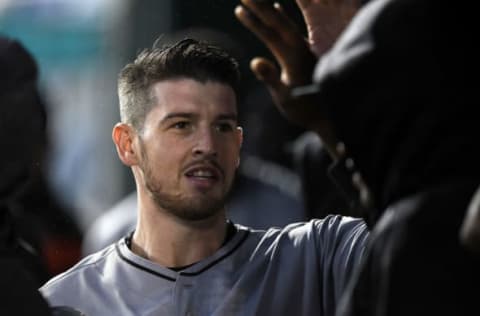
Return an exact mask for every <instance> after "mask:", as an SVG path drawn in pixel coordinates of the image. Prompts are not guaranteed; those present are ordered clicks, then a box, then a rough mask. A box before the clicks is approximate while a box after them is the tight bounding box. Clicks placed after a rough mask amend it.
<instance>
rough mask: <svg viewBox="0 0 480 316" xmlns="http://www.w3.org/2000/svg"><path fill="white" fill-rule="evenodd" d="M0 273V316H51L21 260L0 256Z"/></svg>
mask: <svg viewBox="0 0 480 316" xmlns="http://www.w3.org/2000/svg"><path fill="white" fill-rule="evenodd" d="M0 271H2V272H1V273H2V275H1V277H0V297H1V298H2V301H1V303H0V315H15V316H32V315H35V316H47V315H51V313H50V309H49V306H48V304H47V302H46V300H45V299H44V298H43V297H42V296H41V294H40V292H39V291H38V290H37V286H36V283H35V281H34V280H33V279H32V275H31V274H30V273H29V271H28V269H27V268H25V267H24V262H23V261H22V260H18V259H15V258H5V257H3V256H0Z"/></svg>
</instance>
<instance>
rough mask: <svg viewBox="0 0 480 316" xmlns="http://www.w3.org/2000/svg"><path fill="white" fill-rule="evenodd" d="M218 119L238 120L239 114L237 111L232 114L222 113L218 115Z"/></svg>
mask: <svg viewBox="0 0 480 316" xmlns="http://www.w3.org/2000/svg"><path fill="white" fill-rule="evenodd" d="M217 120H225V121H235V122H236V121H238V115H237V114H235V113H231V114H220V115H219V116H217Z"/></svg>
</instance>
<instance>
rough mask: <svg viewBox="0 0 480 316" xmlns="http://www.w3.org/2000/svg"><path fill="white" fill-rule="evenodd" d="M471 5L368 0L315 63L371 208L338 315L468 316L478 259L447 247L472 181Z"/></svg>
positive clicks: (319, 85)
mask: <svg viewBox="0 0 480 316" xmlns="http://www.w3.org/2000/svg"><path fill="white" fill-rule="evenodd" d="M472 6H473V4H471V3H467V4H465V5H462V6H461V7H460V6H456V4H454V3H451V2H447V1H445V0H373V1H371V2H369V3H368V4H367V5H365V7H363V8H362V10H361V11H360V12H359V14H358V15H357V16H356V17H355V18H354V20H353V21H352V23H351V24H350V25H349V27H348V29H347V30H346V32H345V33H344V34H343V35H342V37H341V38H340V39H339V41H337V42H336V44H335V45H334V47H333V48H332V50H330V51H329V53H328V54H327V55H326V56H324V57H323V58H322V59H321V60H320V61H319V63H318V64H317V67H316V69H315V74H314V82H315V84H316V92H317V97H318V102H319V104H321V106H323V107H325V108H326V109H327V112H328V115H329V118H330V120H331V122H332V125H333V126H334V128H335V131H336V133H337V134H338V136H339V138H340V140H341V141H343V142H344V143H345V145H346V148H347V151H348V152H349V154H350V155H351V156H352V157H353V159H354V160H355V164H356V167H357V168H358V169H359V171H360V172H361V174H362V177H363V179H364V180H365V182H366V183H367V185H368V186H369V188H370V189H371V193H372V196H373V201H374V207H373V208H371V209H370V210H369V212H370V214H371V216H372V218H374V219H375V226H374V229H373V233H372V234H371V237H370V245H369V248H368V249H367V251H366V257H365V258H366V259H365V261H364V262H363V265H362V266H361V267H359V269H358V270H357V275H356V277H355V278H354V279H353V282H352V283H351V284H350V285H349V288H348V291H347V293H346V295H345V296H344V298H343V300H342V304H340V307H339V308H340V309H339V311H338V315H341V316H347V315H348V316H353V315H369V316H386V315H478V303H477V298H476V296H477V295H478V293H480V270H479V269H478V267H479V266H480V265H479V263H480V262H479V258H478V257H475V256H474V255H471V254H469V253H467V252H466V251H465V250H464V249H463V248H462V246H461V245H460V243H459V227H460V223H461V222H462V220H463V217H464V215H465V212H466V210H467V205H468V203H469V202H470V200H471V197H472V194H473V192H474V190H475V189H476V188H477V187H478V184H479V183H480V164H479V163H478V162H479V161H480V151H479V150H478V136H479V133H478V123H477V121H478V116H477V115H476V112H477V107H478V96H477V93H476V92H475V90H476V87H475V85H477V82H476V81H477V80H476V77H478V70H479V67H478V58H479V56H480V54H479V50H478V48H477V47H476V46H478V45H476V43H475V42H476V39H477V38H478V37H479V34H478V33H479V32H480V29H479V28H478V26H477V25H476V23H477V22H476V21H477V19H478V18H477V17H475V16H474V13H476V10H474V9H473V7H472ZM338 315H337V316H338Z"/></svg>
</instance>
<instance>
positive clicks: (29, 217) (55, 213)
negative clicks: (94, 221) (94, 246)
mask: <svg viewBox="0 0 480 316" xmlns="http://www.w3.org/2000/svg"><path fill="white" fill-rule="evenodd" d="M0 73H1V76H0V132H1V133H2V135H3V136H4V137H2V140H1V141H0V144H1V146H2V148H3V149H4V150H3V154H2V155H1V157H0V271H1V273H2V275H1V277H0V293H1V294H0V296H1V298H2V299H1V302H0V314H2V315H21V316H26V315H39V316H40V315H41V316H43V315H45V316H46V315H58V316H60V315H78V314H71V310H70V312H67V310H69V309H68V308H67V307H65V308H64V309H63V311H60V310H57V311H53V310H51V309H50V308H49V306H48V304H47V302H46V301H45V300H44V299H43V297H42V296H41V295H40V293H39V292H38V290H37V289H38V287H39V286H40V285H41V284H42V283H43V282H45V281H46V280H47V279H48V278H50V277H52V276H53V275H56V274H57V273H60V272H62V271H64V270H65V269H67V268H69V267H70V266H71V265H72V264H73V263H74V262H75V261H77V260H78V258H79V245H80V235H79V232H78V230H77V227H76V226H75V224H74V223H73V222H71V221H70V220H69V219H68V217H67V216H66V214H65V213H63V211H62V210H61V209H60V208H59V207H58V205H56V204H55V202H54V198H53V197H52V196H50V195H48V189H47V188H46V187H45V182H44V179H43V178H42V176H43V174H42V170H41V166H42V159H43V155H44V150H45V148H46V145H47V144H46V143H47V139H46V113H45V108H44V105H43V103H42V100H41V98H40V95H39V93H38V90H37V66H36V63H35V61H34V59H33V57H32V56H31V55H30V53H29V52H28V51H27V50H26V49H25V48H24V47H23V46H22V45H21V44H20V43H19V42H18V41H16V40H14V39H11V38H9V37H6V36H3V35H0ZM52 313H54V314H52Z"/></svg>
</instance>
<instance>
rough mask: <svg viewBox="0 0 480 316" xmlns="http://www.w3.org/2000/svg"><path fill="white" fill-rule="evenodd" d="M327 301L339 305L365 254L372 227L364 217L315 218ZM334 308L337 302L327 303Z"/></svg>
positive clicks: (323, 291) (323, 285)
mask: <svg viewBox="0 0 480 316" xmlns="http://www.w3.org/2000/svg"><path fill="white" fill-rule="evenodd" d="M313 225H314V230H315V232H316V245H317V252H318V257H319V261H320V269H321V273H320V276H321V280H319V282H320V283H321V287H322V288H323V290H322V293H323V296H324V297H323V301H324V304H326V305H330V304H334V305H336V304H337V303H338V301H339V299H340V296H341V295H342V294H343V292H344V290H345V287H346V285H347V283H348V282H349V280H350V278H351V276H352V274H353V271H354V269H355V267H356V266H357V265H359V263H360V260H361V258H362V256H363V253H364V250H365V245H366V242H367V240H368V235H369V231H368V228H367V226H366V224H365V222H364V221H363V220H361V219H357V218H352V217H343V216H337V215H330V216H327V217H325V218H324V219H322V220H314V221H313ZM327 308H328V309H329V310H335V306H329V307H327Z"/></svg>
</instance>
